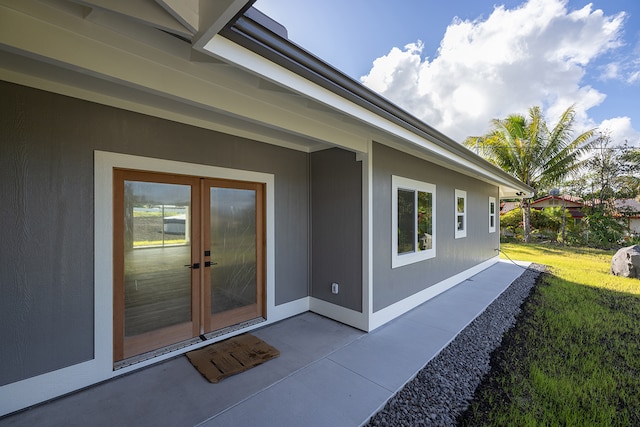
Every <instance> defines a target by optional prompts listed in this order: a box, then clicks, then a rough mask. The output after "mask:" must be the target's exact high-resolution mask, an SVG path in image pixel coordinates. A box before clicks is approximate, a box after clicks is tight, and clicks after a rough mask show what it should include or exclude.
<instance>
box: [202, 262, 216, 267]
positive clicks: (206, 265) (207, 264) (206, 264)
mask: <svg viewBox="0 0 640 427" xmlns="http://www.w3.org/2000/svg"><path fill="white" fill-rule="evenodd" d="M212 265H218V263H217V262H211V261H205V262H204V266H205V267H211V266H212Z"/></svg>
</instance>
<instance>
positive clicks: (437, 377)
mask: <svg viewBox="0 0 640 427" xmlns="http://www.w3.org/2000/svg"><path fill="white" fill-rule="evenodd" d="M545 270H546V268H545V266H543V265H540V264H531V265H530V266H529V268H527V269H526V271H524V272H523V273H522V275H520V277H518V278H517V279H516V280H515V281H514V282H513V283H512V284H511V285H510V286H509V287H508V288H507V289H506V290H505V291H504V292H503V293H502V294H500V296H498V298H496V299H495V300H494V301H493V302H492V303H491V304H490V305H489V306H488V307H487V308H486V309H485V311H483V312H482V313H481V314H480V315H479V316H478V317H476V318H475V319H474V320H473V321H472V322H471V323H470V324H469V325H468V326H467V327H466V328H464V329H463V330H462V331H461V332H460V334H458V336H456V338H455V339H454V340H453V341H451V343H449V345H448V346H446V347H445V348H444V349H442V351H441V352H440V353H438V355H436V357H434V358H433V359H431V361H429V363H427V364H426V365H425V367H424V368H422V370H421V371H420V372H418V374H417V375H416V376H415V377H414V378H413V379H412V380H411V381H409V382H408V383H407V384H406V385H405V386H404V387H403V388H402V389H401V390H400V391H398V392H397V393H396V394H395V395H394V396H393V397H392V398H391V399H389V400H388V401H387V403H386V405H385V406H384V408H382V409H381V410H380V411H379V412H378V413H376V414H375V415H373V416H372V417H371V419H370V420H369V421H368V422H367V423H365V424H364V425H365V426H372V427H373V426H389V427H391V426H393V427H397V426H421V425H424V426H455V425H456V418H457V417H458V416H459V415H460V414H461V413H462V412H464V410H465V409H466V408H467V406H468V405H469V402H470V401H471V400H472V399H473V394H474V392H475V390H476V388H477V387H478V385H479V384H480V382H481V381H482V378H483V377H484V376H485V375H486V374H487V373H488V372H489V371H490V369H491V366H490V356H491V353H492V352H493V351H494V350H495V349H497V348H498V347H499V346H500V343H501V342H502V336H503V335H504V333H505V332H506V331H507V330H509V329H510V328H511V327H513V326H514V325H515V322H516V316H517V315H518V313H520V307H521V306H522V303H523V302H524V300H525V299H526V298H527V296H528V295H529V293H530V292H531V290H532V289H533V287H534V286H535V284H536V283H537V281H538V278H539V277H540V276H541V274H542V273H543V272H544V271H545Z"/></svg>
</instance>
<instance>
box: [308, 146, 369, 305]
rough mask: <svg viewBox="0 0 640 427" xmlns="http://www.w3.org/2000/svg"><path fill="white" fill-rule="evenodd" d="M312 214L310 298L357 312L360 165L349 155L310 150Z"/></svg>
mask: <svg viewBox="0 0 640 427" xmlns="http://www.w3.org/2000/svg"><path fill="white" fill-rule="evenodd" d="M311 214H312V221H311V222H312V233H311V235H312V239H311V241H312V246H311V247H312V249H311V252H312V263H311V265H312V267H311V271H312V274H311V296H313V297H316V298H319V299H322V300H324V301H327V302H330V303H333V304H337V305H340V306H342V307H346V308H349V309H352V310H356V311H358V312H362V163H361V162H358V161H356V159H355V154H354V153H350V152H348V151H345V150H341V149H338V148H333V149H330V150H324V151H318V152H315V153H312V154H311ZM333 282H336V283H338V284H339V293H338V294H337V295H335V294H332V293H331V283H333Z"/></svg>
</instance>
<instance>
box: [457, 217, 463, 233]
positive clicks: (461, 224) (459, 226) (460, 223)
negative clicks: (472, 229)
mask: <svg viewBox="0 0 640 427" xmlns="http://www.w3.org/2000/svg"><path fill="white" fill-rule="evenodd" d="M457 223H458V225H457V228H458V231H463V230H464V215H458V218H457Z"/></svg>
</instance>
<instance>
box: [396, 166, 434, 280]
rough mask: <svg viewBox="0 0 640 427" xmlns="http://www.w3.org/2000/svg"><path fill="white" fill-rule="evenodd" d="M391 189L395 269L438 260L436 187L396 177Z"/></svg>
mask: <svg viewBox="0 0 640 427" xmlns="http://www.w3.org/2000/svg"><path fill="white" fill-rule="evenodd" d="M392 187H393V188H392V191H393V193H392V205H393V206H392V209H393V210H392V230H393V231H392V253H391V259H392V262H391V266H392V268H396V267H400V266H403V265H407V264H412V263H414V262H419V261H423V260H425V259H429V258H433V257H435V255H436V250H435V248H436V239H435V229H436V228H435V227H436V223H435V220H436V218H435V203H436V187H435V185H433V184H428V183H425V182H420V181H415V180H412V179H408V178H402V177H399V176H393V177H392Z"/></svg>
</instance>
